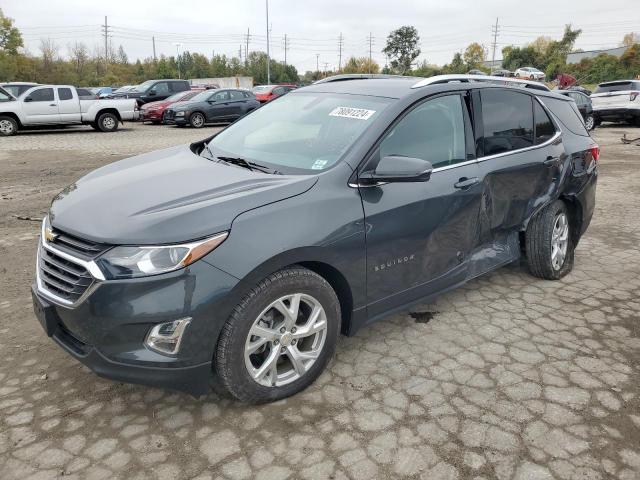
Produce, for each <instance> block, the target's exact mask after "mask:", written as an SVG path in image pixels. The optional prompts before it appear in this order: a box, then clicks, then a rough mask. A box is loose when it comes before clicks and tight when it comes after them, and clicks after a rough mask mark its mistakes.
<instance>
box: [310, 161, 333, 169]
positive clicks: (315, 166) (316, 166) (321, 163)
mask: <svg viewBox="0 0 640 480" xmlns="http://www.w3.org/2000/svg"><path fill="white" fill-rule="evenodd" d="M327 163H329V162H328V160H316V161H315V162H314V163H313V165H311V170H322V169H323V168H324V167H325V165H326V164H327Z"/></svg>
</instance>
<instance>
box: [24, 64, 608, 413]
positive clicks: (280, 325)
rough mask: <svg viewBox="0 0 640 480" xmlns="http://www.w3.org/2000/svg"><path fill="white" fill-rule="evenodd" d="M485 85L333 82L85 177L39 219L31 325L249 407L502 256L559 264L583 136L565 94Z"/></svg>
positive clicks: (583, 202) (541, 269) (590, 178)
mask: <svg viewBox="0 0 640 480" xmlns="http://www.w3.org/2000/svg"><path fill="white" fill-rule="evenodd" d="M472 79H473V80H472ZM498 80H500V81H501V82H502V84H496V83H492V82H489V81H478V80H475V77H474V76H470V77H469V78H466V77H461V79H458V80H454V81H449V80H448V79H447V78H446V77H445V78H440V77H433V78H429V79H422V80H421V79H415V78H403V77H398V78H358V79H355V78H351V79H349V78H342V77H340V78H336V79H335V81H331V80H329V81H325V82H323V83H317V84H314V85H312V86H309V87H306V88H301V89H299V90H294V91H292V92H290V93H289V94H288V95H285V96H283V97H281V98H279V99H277V100H274V101H273V102H270V103H268V104H266V105H264V106H263V107H262V108H259V109H257V110H255V111H254V112H252V113H250V114H249V115H247V116H246V117H244V118H242V119H240V120H239V121H237V122H236V123H234V124H233V125H231V126H229V127H227V128H226V129H224V130H222V131H220V132H219V133H217V134H216V135H213V136H212V137H210V138H207V139H206V140H203V141H199V142H196V143H193V144H191V145H183V146H177V147H172V148H168V149H165V150H161V151H156V152H152V153H146V154H143V155H138V156H135V157H132V158H129V159H125V160H122V161H118V162H115V163H112V164H110V165H107V166H104V167H102V168H99V169H97V170H95V171H93V172H91V173H89V174H88V175H86V176H84V177H83V178H81V179H80V180H78V181H77V182H75V183H74V184H72V185H70V186H68V187H67V188H65V189H64V190H63V191H61V192H60V193H59V194H58V195H57V196H56V197H55V198H54V199H53V202H52V204H51V208H50V210H49V212H48V215H47V216H46V218H45V219H44V220H43V225H42V235H41V239H40V242H39V246H38V255H37V268H36V278H35V283H34V285H33V287H32V293H33V303H34V309H35V312H36V315H37V317H38V319H39V321H40V323H41V324H42V326H43V327H44V329H45V331H46V333H47V335H49V336H51V337H52V338H53V340H54V341H55V342H57V343H58V344H59V345H60V346H61V347H62V348H63V349H65V350H66V351H67V352H68V353H69V354H71V355H72V356H73V357H75V358H76V359H78V360H79V361H80V362H82V363H84V364H85V365H87V366H88V367H89V368H90V369H92V370H93V371H94V372H95V373H97V374H98V375H101V376H104V377H107V378H111V379H115V380H118V381H125V382H134V383H140V384H146V385H151V386H158V387H164V388H171V389H177V390H182V391H185V392H189V393H191V394H193V395H203V394H206V393H207V392H208V391H209V390H210V388H211V387H212V386H213V387H214V388H216V389H218V390H220V391H225V392H227V393H230V394H231V395H232V396H234V397H235V398H237V399H239V400H241V401H244V402H265V401H273V400H277V399H281V398H284V397H287V396H289V395H292V394H294V393H296V392H299V391H301V390H302V389H304V388H306V387H307V386H308V385H310V384H311V383H312V382H313V381H314V380H315V379H316V378H317V377H318V376H319V375H320V374H321V372H322V371H323V369H324V368H325V367H326V366H327V363H328V362H329V360H330V359H331V357H332V354H333V353H334V350H335V347H336V341H337V337H338V335H339V333H343V334H345V335H353V334H354V333H355V332H356V331H358V329H360V328H362V327H364V326H366V325H369V324H371V323H372V322H375V321H376V320H378V319H381V318H383V317H384V316H387V315H389V314H390V313H391V312H394V311H398V310H401V309H406V308H407V307H408V306H409V305H411V304H413V303H416V302H423V301H429V299H431V298H433V297H434V296H436V295H437V294H440V293H442V292H444V291H447V290H450V289H452V288H454V287H457V286H460V285H462V284H464V283H465V282H468V281H469V280H470V279H472V278H474V277H477V276H479V275H482V274H485V273H487V272H490V271H492V270H495V269H496V268H499V267H501V266H503V265H507V264H510V263H513V262H517V261H519V260H520V259H524V260H526V264H527V266H528V269H529V271H530V272H531V274H533V275H534V276H536V277H539V278H542V279H547V280H556V279H559V278H561V277H563V276H564V275H566V274H567V273H568V272H570V271H571V269H572V266H573V262H574V249H575V247H576V245H577V244H578V241H579V240H580V237H581V236H582V234H583V233H584V231H585V230H586V228H587V226H588V225H589V222H590V220H591V216H592V214H593V210H594V202H595V189H596V180H597V172H598V169H597V161H598V156H599V148H598V146H597V145H596V144H595V143H594V142H593V140H592V139H591V138H590V136H589V133H588V132H587V131H586V130H585V127H584V124H583V122H582V119H581V117H580V114H579V112H578V111H577V108H576V105H575V103H574V102H573V101H571V100H570V99H568V98H566V97H563V96H560V95H556V94H554V93H551V92H548V91H545V90H546V89H545V88H544V87H542V86H540V85H539V84H537V85H536V84H535V82H528V81H518V80H513V81H511V79H510V80H509V82H506V81H505V80H504V79H498Z"/></svg>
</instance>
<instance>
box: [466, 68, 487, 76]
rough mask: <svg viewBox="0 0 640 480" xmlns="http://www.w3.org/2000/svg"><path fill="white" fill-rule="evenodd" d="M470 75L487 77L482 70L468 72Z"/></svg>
mask: <svg viewBox="0 0 640 480" xmlns="http://www.w3.org/2000/svg"><path fill="white" fill-rule="evenodd" d="M467 74H468V75H486V73H484V72H483V71H482V70H476V69H471V70H469V71H468V72H467Z"/></svg>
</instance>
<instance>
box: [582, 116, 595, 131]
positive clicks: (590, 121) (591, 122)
mask: <svg viewBox="0 0 640 480" xmlns="http://www.w3.org/2000/svg"><path fill="white" fill-rule="evenodd" d="M584 126H585V128H586V129H587V131H588V132H590V131H591V130H593V129H594V128H596V120H595V118H593V115H587V118H585V119H584Z"/></svg>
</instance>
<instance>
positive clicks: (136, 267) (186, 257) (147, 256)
mask: <svg viewBox="0 0 640 480" xmlns="http://www.w3.org/2000/svg"><path fill="white" fill-rule="evenodd" d="M228 235H229V232H223V233H219V234H217V235H214V236H213V237H209V238H205V239H203V240H199V241H195V242H190V243H184V244H180V245H159V246H146V245H145V246H140V247H125V246H123V247H115V248H112V249H111V250H109V251H108V252H106V253H105V254H104V255H102V256H101V257H99V258H98V259H97V260H96V263H97V264H98V265H99V266H100V269H101V270H102V271H103V272H104V274H105V277H107V278H108V279H110V280H116V279H121V278H135V277H145V276H148V275H158V274H159V273H166V272H171V271H173V270H178V269H180V268H184V267H186V266H187V265H191V264H192V263H193V262H195V261H196V260H199V259H200V258H202V257H204V256H205V255H206V254H207V253H209V252H211V251H212V250H213V249H215V248H216V247H217V246H219V245H220V244H221V243H222V242H224V241H225V239H226V238H227V236H228Z"/></svg>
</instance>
